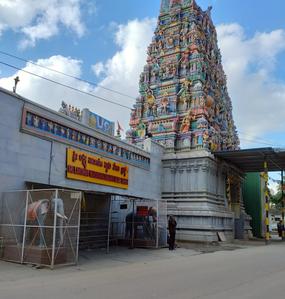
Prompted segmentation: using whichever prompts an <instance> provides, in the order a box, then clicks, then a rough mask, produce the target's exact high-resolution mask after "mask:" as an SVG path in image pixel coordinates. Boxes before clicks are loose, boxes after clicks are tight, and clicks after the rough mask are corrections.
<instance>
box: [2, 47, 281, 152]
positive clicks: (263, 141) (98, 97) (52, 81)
mask: <svg viewBox="0 0 285 299" xmlns="http://www.w3.org/2000/svg"><path fill="white" fill-rule="evenodd" d="M0 53H1V54H4V55H7V56H10V57H12V58H16V59H18V60H21V61H24V62H27V63H31V64H33V65H35V66H38V67H40V68H43V69H46V70H49V71H52V72H55V73H59V74H61V75H64V76H67V77H70V78H73V79H76V80H78V81H82V82H85V83H88V84H90V85H93V86H98V87H100V88H103V89H106V90H109V91H111V92H114V93H117V94H119V95H122V96H127V97H129V98H131V99H134V98H133V97H131V96H129V95H126V94H124V93H121V92H118V91H115V90H112V89H109V88H105V87H103V86H100V85H99V84H95V83H92V82H90V81H87V80H83V79H80V78H77V77H74V76H71V75H68V74H66V73H63V72H60V71H57V70H54V69H51V68H48V67H44V66H41V65H39V64H36V63H34V62H32V61H29V60H26V59H24V58H20V57H18V56H15V55H12V54H8V53H6V52H4V51H1V50H0ZM0 64H2V65H5V66H7V67H10V68H13V69H16V70H18V71H20V72H24V73H27V74H29V75H32V76H35V77H38V78H41V79H43V80H46V81H49V82H51V83H54V84H57V85H60V86H62V87H66V88H68V89H71V90H73V91H76V92H80V93H82V94H85V95H88V96H91V97H94V98H96V99H98V100H101V101H104V102H107V103H110V104H113V105H117V106H120V107H122V108H125V109H128V110H131V109H132V108H131V107H129V106H126V105H123V104H120V103H117V102H115V101H111V100H108V99H106V98H103V97H100V96H96V95H94V94H92V93H90V92H86V91H83V90H80V89H78V88H75V87H72V86H70V85H66V84H64V83H60V82H58V81H55V80H52V79H49V78H46V77H44V76H41V75H38V74H35V73H33V72H30V71H27V70H24V69H21V68H19V67H16V66H14V65H11V64H8V63H5V62H3V61H0ZM238 133H239V134H241V135H245V136H249V134H246V133H243V132H242V131H238ZM239 139H240V140H244V141H247V142H253V143H256V144H263V145H269V146H272V147H277V146H279V147H280V146H281V145H277V144H273V143H269V141H268V140H265V139H262V138H259V137H256V138H252V139H247V138H243V137H241V138H239Z"/></svg>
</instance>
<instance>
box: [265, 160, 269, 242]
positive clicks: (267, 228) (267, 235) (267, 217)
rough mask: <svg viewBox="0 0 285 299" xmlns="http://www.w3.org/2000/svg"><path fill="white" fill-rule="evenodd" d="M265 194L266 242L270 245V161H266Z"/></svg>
mask: <svg viewBox="0 0 285 299" xmlns="http://www.w3.org/2000/svg"><path fill="white" fill-rule="evenodd" d="M264 180H265V182H264V194H265V244H266V245H268V244H269V241H270V229H269V191H268V163H267V161H266V160H265V161H264Z"/></svg>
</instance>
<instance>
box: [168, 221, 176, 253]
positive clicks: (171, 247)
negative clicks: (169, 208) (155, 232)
mask: <svg viewBox="0 0 285 299" xmlns="http://www.w3.org/2000/svg"><path fill="white" fill-rule="evenodd" d="M176 226H177V222H176V220H175V218H174V217H173V216H169V220H168V231H169V242H168V243H169V244H168V245H169V250H174V249H175V235H176Z"/></svg>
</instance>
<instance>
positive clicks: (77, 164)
mask: <svg viewBox="0 0 285 299" xmlns="http://www.w3.org/2000/svg"><path fill="white" fill-rule="evenodd" d="M66 177H67V178H68V179H72V180H77V181H84V182H89V183H94V184H100V185H105V186H111V187H116V188H120V189H128V186H129V167H128V166H126V165H124V164H121V163H117V162H115V161H112V160H107V159H103V158H101V157H99V156H94V155H89V154H87V153H85V152H81V151H77V150H74V149H70V148H69V149H67V152H66Z"/></svg>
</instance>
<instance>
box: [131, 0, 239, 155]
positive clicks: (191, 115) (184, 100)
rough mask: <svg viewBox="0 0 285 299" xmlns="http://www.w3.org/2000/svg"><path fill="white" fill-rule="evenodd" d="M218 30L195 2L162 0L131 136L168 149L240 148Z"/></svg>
mask: <svg viewBox="0 0 285 299" xmlns="http://www.w3.org/2000/svg"><path fill="white" fill-rule="evenodd" d="M226 83H227V82H226V76H225V73H224V71H223V67H222V63H221V53H220V50H219V48H218V45H217V33H216V30H215V27H214V25H213V22H212V20H211V8H209V9H208V10H207V11H202V9H201V8H200V7H199V6H198V5H197V4H196V3H195V0H162V3H161V11H160V15H159V19H158V25H157V28H156V30H155V35H154V37H153V40H152V43H151V44H150V46H149V47H148V58H147V64H146V66H145V67H144V70H143V72H142V74H141V76H140V95H141V96H140V97H139V98H138V99H137V101H136V104H135V105H134V108H133V110H132V114H131V121H130V126H131V130H130V131H128V133H127V139H128V140H129V142H131V143H135V144H139V143H140V142H141V141H142V140H143V139H144V138H145V136H146V134H151V135H152V137H153V139H154V140H155V141H157V142H158V143H160V144H162V145H164V146H165V147H166V148H167V149H168V151H179V150H182V151H185V150H186V151H189V150H190V149H200V148H206V149H210V150H211V151H216V150H229V149H236V148H238V147H239V139H238V136H237V132H236V128H235V125H234V122H233V117H232V105H231V100H230V97H229V95H228V91H227V85H226Z"/></svg>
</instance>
